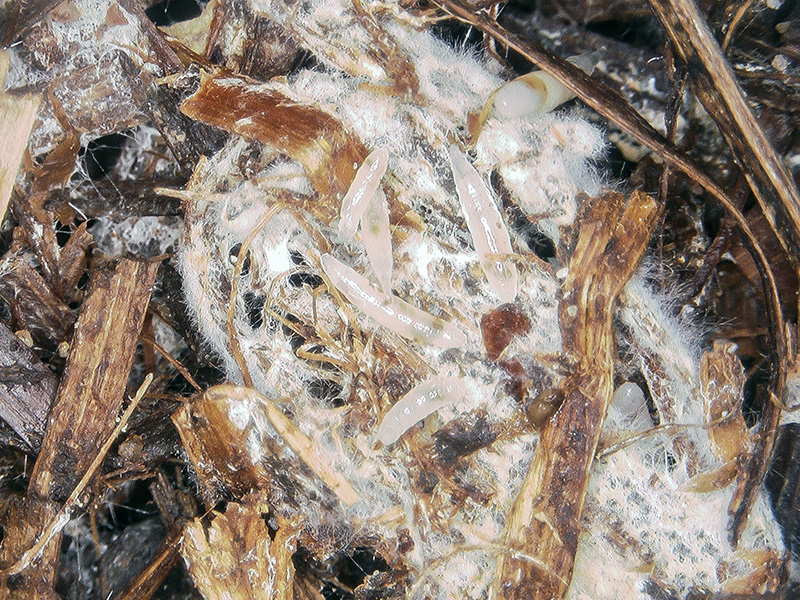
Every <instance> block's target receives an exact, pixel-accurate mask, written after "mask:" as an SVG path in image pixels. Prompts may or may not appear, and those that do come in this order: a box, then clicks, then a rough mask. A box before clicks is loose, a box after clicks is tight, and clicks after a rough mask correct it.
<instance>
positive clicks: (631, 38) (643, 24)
mask: <svg viewBox="0 0 800 600" xmlns="http://www.w3.org/2000/svg"><path fill="white" fill-rule="evenodd" d="M586 29H587V30H588V31H591V32H592V33H597V34H599V35H602V36H604V37H607V38H611V39H612V40H616V41H618V42H622V43H624V44H628V45H631V46H635V47H637V48H648V49H651V50H653V51H654V52H657V53H658V54H659V56H660V54H661V50H660V48H661V47H662V45H663V35H662V33H661V28H660V27H659V25H658V21H657V20H656V18H655V16H653V17H642V18H639V19H629V20H625V21H622V20H613V21H595V22H594V23H587V25H586Z"/></svg>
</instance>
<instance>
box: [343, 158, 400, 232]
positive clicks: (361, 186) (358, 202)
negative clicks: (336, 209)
mask: <svg viewBox="0 0 800 600" xmlns="http://www.w3.org/2000/svg"><path fill="white" fill-rule="evenodd" d="M388 162H389V151H388V150H386V148H378V149H377V150H374V151H373V152H371V153H370V155H369V156H367V158H366V159H365V160H364V163H363V164H362V165H361V166H360V167H359V169H358V171H357V172H356V176H355V179H353V183H352V184H350V189H348V190H347V194H345V197H344V199H343V200H342V209H341V213H340V216H341V218H340V220H339V237H340V238H341V239H342V240H349V239H352V237H353V236H354V235H355V233H356V229H357V228H358V223H359V221H360V220H361V215H363V214H364V211H365V210H366V208H367V205H368V204H369V203H370V200H372V197H373V196H374V194H375V192H376V191H377V190H378V186H379V185H380V183H381V178H382V177H383V174H384V173H385V172H386V165H387V164H388Z"/></svg>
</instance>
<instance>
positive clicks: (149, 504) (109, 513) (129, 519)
mask: <svg viewBox="0 0 800 600" xmlns="http://www.w3.org/2000/svg"><path fill="white" fill-rule="evenodd" d="M105 509H106V512H105V513H104V514H103V515H102V516H103V520H104V521H105V524H106V526H108V527H110V528H113V529H124V528H125V527H127V526H128V525H132V524H133V523H139V522H141V521H144V520H145V519H147V518H150V517H152V516H153V515H155V514H158V508H157V507H156V505H155V502H154V501H153V495H152V494H151V492H150V488H149V486H148V484H147V482H146V481H144V480H139V481H136V482H135V483H134V484H133V485H132V487H131V488H129V489H128V490H127V493H126V494H125V496H124V498H118V499H115V500H112V501H110V502H108V503H107V504H106V505H105Z"/></svg>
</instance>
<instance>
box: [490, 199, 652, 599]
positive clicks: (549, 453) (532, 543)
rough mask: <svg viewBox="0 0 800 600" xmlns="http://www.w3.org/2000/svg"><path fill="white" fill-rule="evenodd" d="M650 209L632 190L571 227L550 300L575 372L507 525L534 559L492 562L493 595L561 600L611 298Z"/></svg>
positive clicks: (648, 227) (608, 360)
mask: <svg viewBox="0 0 800 600" xmlns="http://www.w3.org/2000/svg"><path fill="white" fill-rule="evenodd" d="M659 212H660V211H659V207H658V205H657V204H656V203H655V201H653V200H652V199H651V198H650V197H648V196H646V195H644V194H642V193H640V192H634V194H633V195H632V196H631V198H630V199H629V201H628V202H627V203H626V202H625V199H624V198H623V197H622V196H620V195H619V194H613V193H612V194H608V195H607V196H606V197H603V198H602V199H598V200H597V201H595V202H593V203H592V205H591V206H590V208H589V212H588V214H587V215H585V216H584V218H583V219H581V220H580V221H579V223H580V232H579V237H578V242H577V245H576V248H575V252H574V254H573V255H572V258H571V260H570V267H569V275H568V276H567V280H566V281H565V282H564V287H563V294H562V299H561V302H560V303H559V321H560V324H561V330H562V335H563V337H564V351H565V355H566V356H568V357H569V358H570V359H572V360H574V362H575V367H574V373H573V374H572V375H571V376H569V377H568V378H567V379H566V381H565V383H564V384H563V386H562V389H563V391H564V395H565V398H564V402H563V404H562V406H561V408H560V409H559V410H558V412H556V414H555V416H554V417H553V418H552V419H551V420H550V421H549V422H548V423H547V425H546V426H545V427H544V429H543V431H542V434H541V440H540V442H539V445H538V447H537V448H536V454H535V455H534V458H533V462H532V463H531V466H530V468H529V470H528V474H527V476H526V478H525V482H524V483H523V485H522V489H521V490H520V492H519V495H518V496H517V500H516V502H515V504H514V508H513V511H512V514H511V517H510V518H509V521H508V523H507V524H506V532H505V543H506V544H508V546H509V547H510V549H512V550H515V551H519V552H521V553H522V554H525V555H529V556H533V557H536V558H537V559H539V560H540V561H541V562H543V563H545V564H546V565H547V567H548V568H547V569H542V568H541V567H539V566H537V565H536V563H533V562H531V561H520V560H518V559H516V558H512V557H507V556H504V557H501V558H500V560H499V561H498V567H497V571H496V574H495V581H494V594H495V597H496V598H501V597H505V598H519V599H522V598H525V599H526V600H528V599H542V600H544V599H550V598H563V597H564V595H565V594H566V592H567V588H568V587H569V581H571V579H572V569H573V565H574V560H575V551H576V549H577V546H578V536H579V534H580V518H581V512H582V510H583V502H584V495H585V493H586V486H587V484H588V480H589V467H590V466H591V464H592V461H593V460H594V456H595V451H596V449H597V443H598V440H599V436H600V428H601V426H602V422H603V416H604V414H605V411H606V406H607V404H608V402H609V401H610V399H611V395H612V392H613V387H612V386H613V372H614V359H613V349H614V327H613V316H614V309H615V305H616V299H617V297H618V295H619V294H620V292H621V291H622V289H623V287H624V286H625V284H626V283H627V281H628V280H629V279H630V277H631V276H632V275H633V273H634V271H635V270H636V268H637V266H638V264H639V261H640V260H641V258H642V256H643V255H644V252H645V250H646V248H647V242H648V241H649V239H650V236H651V235H652V233H653V228H654V226H655V224H656V223H657V221H658V217H659Z"/></svg>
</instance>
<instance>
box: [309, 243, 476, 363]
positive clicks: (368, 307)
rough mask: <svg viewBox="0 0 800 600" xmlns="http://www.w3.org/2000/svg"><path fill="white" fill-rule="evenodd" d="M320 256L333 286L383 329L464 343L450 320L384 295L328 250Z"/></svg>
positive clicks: (451, 344) (447, 344)
mask: <svg viewBox="0 0 800 600" xmlns="http://www.w3.org/2000/svg"><path fill="white" fill-rule="evenodd" d="M320 260H321V261H322V268H323V269H324V271H325V274H326V275H327V276H328V277H329V278H330V280H331V282H333V285H335V286H336V289H338V290H339V291H340V292H342V294H344V296H345V297H346V298H347V299H348V300H349V301H350V302H352V303H353V304H354V305H355V306H356V307H358V309H359V310H361V311H362V312H363V313H364V314H366V315H367V316H369V317H372V318H373V319H375V321H377V322H378V323H379V324H381V325H383V326H384V327H386V328H387V329H389V330H391V331H394V332H395V333H396V334H398V335H401V336H403V337H404V338H406V339H409V340H413V341H415V342H419V343H421V344H430V345H431V346H437V347H439V348H455V347H458V346H461V345H463V344H465V343H466V341H467V338H466V336H465V335H464V333H463V332H462V331H461V330H460V329H459V328H458V326H456V325H455V324H454V323H450V322H448V321H445V320H443V319H440V318H438V317H434V316H433V315H431V314H428V313H426V312H425V311H423V310H420V309H418V308H417V307H416V306H412V305H411V304H409V303H408V302H406V301H405V300H401V299H400V298H398V297H397V296H386V295H385V294H383V293H381V292H379V291H378V290H376V289H375V288H374V287H372V286H371V285H370V283H369V281H367V278H366V277H364V276H363V275H359V274H358V273H356V272H355V271H354V270H353V269H351V268H350V267H348V266H347V265H345V264H342V263H341V262H339V261H338V260H336V259H335V258H334V257H332V256H331V255H330V254H325V255H323V256H322V258H321V259H320Z"/></svg>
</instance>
